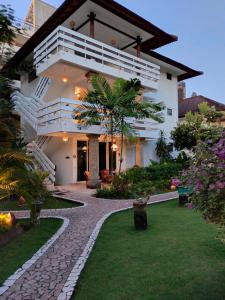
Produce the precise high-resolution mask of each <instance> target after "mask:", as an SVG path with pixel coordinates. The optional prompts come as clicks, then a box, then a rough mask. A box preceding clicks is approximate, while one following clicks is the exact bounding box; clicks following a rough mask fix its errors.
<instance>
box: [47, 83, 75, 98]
mask: <svg viewBox="0 0 225 300" xmlns="http://www.w3.org/2000/svg"><path fill="white" fill-rule="evenodd" d="M74 86H75V85H74V84H73V83H71V84H70V83H66V84H65V83H63V82H62V81H54V80H53V81H52V82H51V84H50V85H49V88H48V91H47V93H46V95H45V97H44V101H45V102H48V101H52V100H54V99H57V98H60V97H62V98H69V99H75V94H74Z"/></svg>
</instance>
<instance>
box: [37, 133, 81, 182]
mask: <svg viewBox="0 0 225 300" xmlns="http://www.w3.org/2000/svg"><path fill="white" fill-rule="evenodd" d="M74 148H75V142H74V139H73V138H69V140H68V142H63V141H62V138H61V137H52V138H51V140H50V141H49V142H48V143H47V144H46V145H45V146H44V148H43V151H44V152H45V154H46V155H47V156H48V157H49V159H50V160H51V161H52V162H53V163H54V164H55V165H56V184H58V185H65V184H71V183H73V181H74V169H75V162H74V160H75V158H74V154H75V153H76V152H75V149H74ZM67 157H68V158H67Z"/></svg>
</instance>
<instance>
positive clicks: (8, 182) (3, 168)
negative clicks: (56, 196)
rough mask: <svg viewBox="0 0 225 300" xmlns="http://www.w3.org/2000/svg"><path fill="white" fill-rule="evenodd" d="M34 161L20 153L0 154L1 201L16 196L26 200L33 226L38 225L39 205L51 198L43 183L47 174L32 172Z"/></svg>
mask: <svg viewBox="0 0 225 300" xmlns="http://www.w3.org/2000/svg"><path fill="white" fill-rule="evenodd" d="M29 165H30V166H31V165H32V161H31V159H30V158H29V157H27V155H26V154H25V153H23V152H19V151H17V152H16V151H10V152H1V153H0V200H2V199H6V198H9V197H10V196H12V195H16V198H17V199H19V198H20V197H21V196H23V198H24V199H25V200H26V202H27V204H28V206H29V209H30V211H31V214H30V218H31V225H35V224H37V220H38V218H37V217H38V208H39V203H41V202H43V201H44V200H45V199H46V198H47V197H49V196H50V194H49V192H48V191H47V189H46V188H45V186H44V184H43V182H44V180H45V178H46V177H47V174H46V173H42V172H39V171H35V170H30V168H29Z"/></svg>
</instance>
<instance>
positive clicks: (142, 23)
mask: <svg viewBox="0 0 225 300" xmlns="http://www.w3.org/2000/svg"><path fill="white" fill-rule="evenodd" d="M86 1H87V0H65V1H64V2H63V4H62V5H61V6H60V7H59V8H58V9H57V10H56V11H55V12H54V13H53V15H52V16H51V17H50V18H49V19H48V20H47V21H46V22H45V23H44V24H43V25H42V26H41V27H40V28H39V29H38V30H37V31H36V32H35V33H34V35H33V36H32V37H31V38H30V39H29V40H28V41H27V42H26V43H25V44H24V45H23V47H21V48H20V50H19V51H18V52H17V53H16V54H15V55H14V57H13V58H12V59H11V60H10V62H9V65H14V64H17V63H19V62H20V61H21V60H23V59H24V58H26V57H27V56H28V55H29V54H30V53H31V52H32V51H33V49H34V48H35V47H37V46H38V45H39V44H40V43H41V42H42V41H43V40H44V39H45V38H46V37H47V36H48V35H49V34H50V33H51V32H52V31H53V30H54V29H55V28H56V27H57V26H59V25H61V24H62V23H63V22H64V21H65V20H66V19H68V18H69V17H70V16H71V15H72V14H73V13H74V12H75V11H76V10H78V9H79V7H80V6H82V5H83V4H84V3H85V2H86ZM91 1H92V2H94V3H96V4H98V5H99V6H101V7H103V8H105V9H107V10H108V11H110V12H112V13H114V14H115V15H117V16H119V17H121V18H122V19H124V20H126V21H128V22H130V23H132V24H133V25H135V26H137V27H139V28H141V29H143V30H145V31H146V32H149V33H150V34H152V35H154V37H153V38H151V39H149V40H147V41H145V42H144V45H143V48H144V49H145V48H146V49H155V48H158V47H160V46H163V45H166V44H168V43H171V42H174V41H176V40H177V37H176V36H174V35H170V34H168V33H166V32H165V31H163V30H161V29H160V28H158V27H156V26H155V25H153V24H152V23H151V22H149V21H147V20H145V19H143V18H142V17H140V16H138V15H137V14H135V13H133V12H132V11H130V10H129V9H127V8H125V7H124V6H122V5H120V4H119V3H117V2H115V1H113V0H107V1H106V0H91Z"/></svg>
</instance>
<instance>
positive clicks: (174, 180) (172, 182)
mask: <svg viewBox="0 0 225 300" xmlns="http://www.w3.org/2000/svg"><path fill="white" fill-rule="evenodd" d="M171 184H172V185H175V186H176V187H178V186H179V185H181V181H180V179H178V178H175V179H172V180H171Z"/></svg>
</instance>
